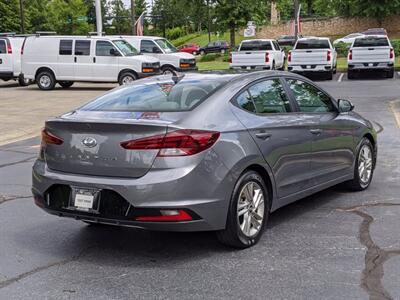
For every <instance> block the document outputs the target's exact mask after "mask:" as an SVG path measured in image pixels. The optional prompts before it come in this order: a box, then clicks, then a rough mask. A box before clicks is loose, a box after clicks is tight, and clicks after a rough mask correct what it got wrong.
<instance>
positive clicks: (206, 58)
mask: <svg viewBox="0 0 400 300" xmlns="http://www.w3.org/2000/svg"><path fill="white" fill-rule="evenodd" d="M220 57H221V54H219V53H211V54H206V55H203V56H202V57H200V59H199V61H200V62H208V61H214V60H217V59H218V58H220Z"/></svg>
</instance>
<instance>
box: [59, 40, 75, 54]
mask: <svg viewBox="0 0 400 300" xmlns="http://www.w3.org/2000/svg"><path fill="white" fill-rule="evenodd" d="M59 53H60V55H72V40H60V51H59Z"/></svg>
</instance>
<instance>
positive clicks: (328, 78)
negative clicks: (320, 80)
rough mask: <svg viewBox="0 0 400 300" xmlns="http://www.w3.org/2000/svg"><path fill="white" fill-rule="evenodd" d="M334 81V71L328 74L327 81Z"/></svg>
mask: <svg viewBox="0 0 400 300" xmlns="http://www.w3.org/2000/svg"><path fill="white" fill-rule="evenodd" d="M332 79H333V70H332V71H329V72H327V73H326V80H332Z"/></svg>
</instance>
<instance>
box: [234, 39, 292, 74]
mask: <svg viewBox="0 0 400 300" xmlns="http://www.w3.org/2000/svg"><path fill="white" fill-rule="evenodd" d="M229 67H230V68H231V69H247V70H256V69H257V70H260V69H261V70H275V69H280V70H283V69H284V68H285V52H284V51H283V50H282V49H281V48H280V47H279V44H278V42H277V41H275V40H268V39H259V40H245V41H242V43H241V44H240V46H239V48H238V51H237V52H232V53H230V56H229Z"/></svg>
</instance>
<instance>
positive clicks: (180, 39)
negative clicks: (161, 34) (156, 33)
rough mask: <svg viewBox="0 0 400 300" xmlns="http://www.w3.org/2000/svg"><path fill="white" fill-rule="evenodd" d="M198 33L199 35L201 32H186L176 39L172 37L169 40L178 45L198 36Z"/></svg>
mask: <svg viewBox="0 0 400 300" xmlns="http://www.w3.org/2000/svg"><path fill="white" fill-rule="evenodd" d="M200 35H201V33H191V34H188V35H184V36H181V37H179V38H177V39H173V40H172V41H171V42H172V44H174V45H175V46H176V47H179V46H181V45H183V44H185V43H187V42H189V41H190V40H192V39H195V38H197V37H199V36H200Z"/></svg>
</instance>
